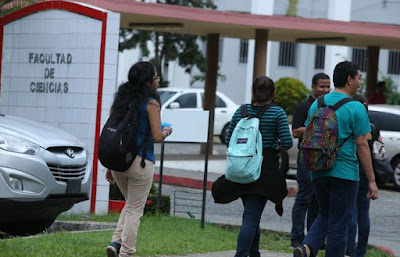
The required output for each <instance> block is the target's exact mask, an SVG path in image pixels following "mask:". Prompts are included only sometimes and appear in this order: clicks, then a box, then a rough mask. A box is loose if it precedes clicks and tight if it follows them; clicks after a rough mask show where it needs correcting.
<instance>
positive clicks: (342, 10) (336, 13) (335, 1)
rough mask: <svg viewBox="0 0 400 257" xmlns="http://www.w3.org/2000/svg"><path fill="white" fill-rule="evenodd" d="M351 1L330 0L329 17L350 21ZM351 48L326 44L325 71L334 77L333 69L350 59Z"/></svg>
mask: <svg viewBox="0 0 400 257" xmlns="http://www.w3.org/2000/svg"><path fill="white" fill-rule="evenodd" d="M350 17H351V1H349V0H329V2H328V19H330V20H337V21H350ZM348 55H349V48H348V47H345V46H333V45H329V46H326V49H325V70H324V72H325V73H326V74H328V75H329V76H330V77H331V80H332V77H333V70H334V69H335V66H336V64H338V63H339V62H342V61H345V60H348Z"/></svg>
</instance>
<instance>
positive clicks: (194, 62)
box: [119, 0, 216, 86]
mask: <svg viewBox="0 0 400 257" xmlns="http://www.w3.org/2000/svg"><path fill="white" fill-rule="evenodd" d="M157 3H163V4H171V5H182V6H189V7H197V8H212V9H215V8H216V6H215V5H214V3H213V2H212V0H207V1H203V0H157ZM199 39H201V37H199V36H192V35H183V34H178V33H165V32H156V31H143V30H135V29H121V30H120V40H119V42H120V43H119V51H121V52H122V51H124V50H127V49H132V48H136V47H139V49H140V50H141V54H142V56H143V57H150V60H151V61H152V62H153V63H154V65H155V66H156V67H157V70H158V72H159V73H160V77H161V86H165V85H166V82H165V80H164V79H163V78H162V74H161V71H162V69H161V67H162V66H164V65H166V64H167V63H168V61H177V62H178V64H179V66H181V67H183V68H184V70H185V72H187V73H190V72H191V71H192V69H193V68H194V67H197V68H198V69H199V70H200V71H201V72H204V71H205V58H204V55H203V53H202V52H201V49H200V48H199V45H198V41H199ZM203 40H204V39H203ZM152 54H153V55H152Z"/></svg>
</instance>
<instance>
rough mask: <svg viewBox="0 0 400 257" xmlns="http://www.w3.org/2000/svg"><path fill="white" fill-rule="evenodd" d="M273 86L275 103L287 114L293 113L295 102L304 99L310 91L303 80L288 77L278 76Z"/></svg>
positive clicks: (297, 102)
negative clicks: (274, 88) (274, 87)
mask: <svg viewBox="0 0 400 257" xmlns="http://www.w3.org/2000/svg"><path fill="white" fill-rule="evenodd" d="M275 86H276V97H275V103H276V104H277V105H279V106H281V107H282V108H283V109H284V110H285V112H286V114H288V115H293V114H294V110H295V109H296V106H297V104H299V103H300V102H302V101H304V100H305V99H306V98H307V94H308V93H309V92H310V91H309V90H308V89H307V87H306V86H305V85H304V84H303V82H301V81H300V80H298V79H294V78H290V77H283V78H280V79H279V80H278V81H276V82H275Z"/></svg>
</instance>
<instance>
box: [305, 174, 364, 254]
mask: <svg viewBox="0 0 400 257" xmlns="http://www.w3.org/2000/svg"><path fill="white" fill-rule="evenodd" d="M313 182H314V188H315V195H316V196H317V199H318V204H319V213H318V217H317V219H316V220H315V221H314V223H313V225H312V226H311V229H310V231H308V234H307V236H306V237H305V239H304V241H303V244H306V245H308V246H310V248H311V252H312V254H311V256H317V254H318V250H319V249H320V247H321V245H322V242H323V240H324V239H325V238H326V237H327V244H326V252H325V257H338V256H344V254H345V249H346V243H347V231H348V226H349V224H350V221H351V218H352V213H353V211H354V207H355V202H356V196H357V191H358V181H350V180H344V179H338V178H334V177H320V178H317V179H314V181H313Z"/></svg>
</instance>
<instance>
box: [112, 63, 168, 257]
mask: <svg viewBox="0 0 400 257" xmlns="http://www.w3.org/2000/svg"><path fill="white" fill-rule="evenodd" d="M158 86H159V77H158V75H157V72H156V70H155V67H154V65H153V64H152V63H150V62H138V63H136V64H134V65H133V66H132V67H131V69H130V70H129V74H128V82H126V83H124V84H122V85H121V86H120V87H119V88H118V92H117V93H116V94H115V99H114V103H113V105H112V107H111V112H112V113H113V115H115V114H117V115H121V117H123V116H124V115H125V113H126V111H127V110H128V107H129V105H130V104H131V103H137V104H138V108H140V118H139V127H138V136H137V145H141V143H142V142H143V140H144V139H145V137H146V134H148V136H147V140H146V141H147V144H146V146H143V147H142V148H141V150H140V151H139V153H138V155H137V156H136V158H135V159H134V161H133V163H132V165H131V167H130V168H129V169H128V170H127V171H125V172H118V171H110V170H107V173H106V179H107V180H108V181H109V182H111V183H114V181H115V182H116V183H117V185H118V187H119V189H120V191H121V193H122V194H123V196H124V197H125V201H126V203H125V207H124V208H123V210H122V212H121V215H120V217H119V220H118V224H117V228H116V229H115V231H114V234H113V236H112V240H111V243H110V244H109V245H108V246H107V255H108V257H117V256H120V257H126V256H132V255H133V253H135V252H136V238H137V232H138V228H139V224H140V218H141V217H142V216H143V211H144V207H145V203H146V199H147V196H148V194H149V192H150V188H151V184H152V181H153V174H154V164H155V157H154V143H160V142H162V141H163V140H164V139H165V138H166V137H167V136H169V135H170V134H171V133H172V128H171V127H164V128H163V129H161V118H160V109H161V103H160V98H159V96H158V94H157V89H158ZM149 129H150V133H148V130H149ZM146 141H144V142H146ZM143 149H146V150H145V151H144V150H143ZM142 157H144V158H145V160H144V162H145V165H144V167H142V166H143V165H141V160H142Z"/></svg>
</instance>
